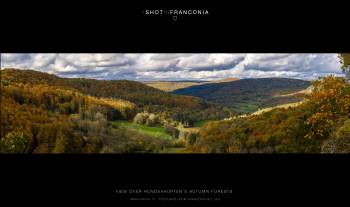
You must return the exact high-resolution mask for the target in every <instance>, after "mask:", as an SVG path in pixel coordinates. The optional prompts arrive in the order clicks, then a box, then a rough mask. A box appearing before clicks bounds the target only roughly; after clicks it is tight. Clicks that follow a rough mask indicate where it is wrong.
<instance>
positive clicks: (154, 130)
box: [113, 121, 171, 139]
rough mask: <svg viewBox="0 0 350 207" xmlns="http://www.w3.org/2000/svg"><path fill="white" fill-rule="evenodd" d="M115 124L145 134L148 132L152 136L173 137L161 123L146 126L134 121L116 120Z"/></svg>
mask: <svg viewBox="0 0 350 207" xmlns="http://www.w3.org/2000/svg"><path fill="white" fill-rule="evenodd" d="M113 125H114V126H117V127H123V128H127V129H129V130H134V131H137V132H140V133H143V134H147V135H149V136H152V137H160V138H163V139H171V136H170V135H168V134H167V133H166V132H165V130H164V128H163V126H161V125H159V126H152V127H150V126H145V125H140V124H135V123H133V122H130V121H115V122H113Z"/></svg>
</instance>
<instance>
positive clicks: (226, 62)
mask: <svg viewBox="0 0 350 207" xmlns="http://www.w3.org/2000/svg"><path fill="white" fill-rule="evenodd" d="M1 67H2V68H6V67H14V68H23V69H28V68H30V69H34V70H39V71H45V72H49V73H53V74H57V75H60V76H64V77H90V78H99V79H138V80H145V79H147V80H152V79H159V80H162V79H164V80H183V79H187V80H194V79H197V80H210V79H218V78H226V77H232V76H235V77H240V78H259V77H291V78H302V79H314V78H316V77H317V76H324V75H326V74H335V75H341V70H340V63H339V60H338V57H337V54H236V53H232V54H223V53H204V54H199V53H195V54H190V53H185V54H180V53H176V54H175V53H170V54H167V53H157V54H151V53H143V54H122V53H117V54H115V53H113V54H112V53H103V54H87V53H81V54H1Z"/></svg>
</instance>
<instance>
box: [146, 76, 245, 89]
mask: <svg viewBox="0 0 350 207" xmlns="http://www.w3.org/2000/svg"><path fill="white" fill-rule="evenodd" d="M236 80H239V78H236V77H230V78H225V79H220V80H213V81H194V80H188V81H187V80H184V81H144V82H143V83H144V84H146V85H148V86H151V87H153V88H157V89H159V90H162V91H166V92H172V91H175V90H178V89H181V88H187V87H191V86H196V85H202V84H207V83H225V82H232V81H236Z"/></svg>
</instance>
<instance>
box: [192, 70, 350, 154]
mask: <svg viewBox="0 0 350 207" xmlns="http://www.w3.org/2000/svg"><path fill="white" fill-rule="evenodd" d="M313 87H314V90H313V92H312V93H311V94H310V95H308V96H307V101H306V102H305V103H303V104H301V105H300V106H297V107H291V108H287V109H283V108H281V109H275V110H272V111H269V112H266V113H262V114H259V115H256V116H249V117H242V118H238V119H234V120H230V121H217V122H209V123H207V124H206V125H205V126H204V127H202V129H201V130H200V132H199V136H198V138H197V140H196V142H195V143H194V144H193V145H192V146H191V147H190V148H189V150H190V151H191V152H204V153H225V152H231V153H246V152H249V153H274V152H276V153H320V152H322V153H349V152H350V85H349V83H348V82H347V81H346V80H345V79H344V78H336V77H333V76H330V77H327V78H323V79H320V80H318V81H315V82H314V83H313Z"/></svg>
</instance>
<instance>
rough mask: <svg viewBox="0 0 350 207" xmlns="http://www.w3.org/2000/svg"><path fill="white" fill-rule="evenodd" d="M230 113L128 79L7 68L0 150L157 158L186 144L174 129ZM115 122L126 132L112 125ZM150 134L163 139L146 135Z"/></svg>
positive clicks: (199, 100)
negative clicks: (150, 154)
mask: <svg viewBox="0 0 350 207" xmlns="http://www.w3.org/2000/svg"><path fill="white" fill-rule="evenodd" d="M231 113H232V111H230V110H228V109H225V108H223V107H219V106H216V105H214V104H208V103H206V102H205V101H203V100H201V99H199V98H195V97H189V96H179V95H172V94H167V93H165V92H163V91H160V90H157V89H154V88H151V87H148V86H145V85H144V84H142V83H138V82H134V81H100V80H92V79H69V78H60V77H57V76H55V75H50V74H46V73H41V72H36V71H32V70H16V69H5V70H1V123H0V125H1V128H0V129H1V130H0V137H1V139H0V141H1V145H0V151H1V152H5V153H6V152H8V153H101V152H102V153H124V152H159V151H162V150H164V149H166V148H172V147H174V146H175V147H176V146H179V147H183V146H184V145H185V143H184V142H183V141H178V140H177V138H178V137H179V133H180V132H179V130H178V129H177V128H176V127H178V126H190V125H191V124H193V123H194V122H195V121H200V120H205V119H219V118H221V117H225V116H229V115H230V114H231ZM118 121H119V122H120V121H124V123H125V124H126V125H127V126H126V127H125V126H121V125H120V124H115V123H117V122H118ZM132 122H134V123H132ZM131 126H133V127H131ZM143 126H145V127H143ZM146 126H147V127H146ZM137 129H143V130H137ZM154 130H159V131H161V132H162V133H150V132H152V131H154ZM167 137H171V139H167ZM182 137H183V135H182Z"/></svg>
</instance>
